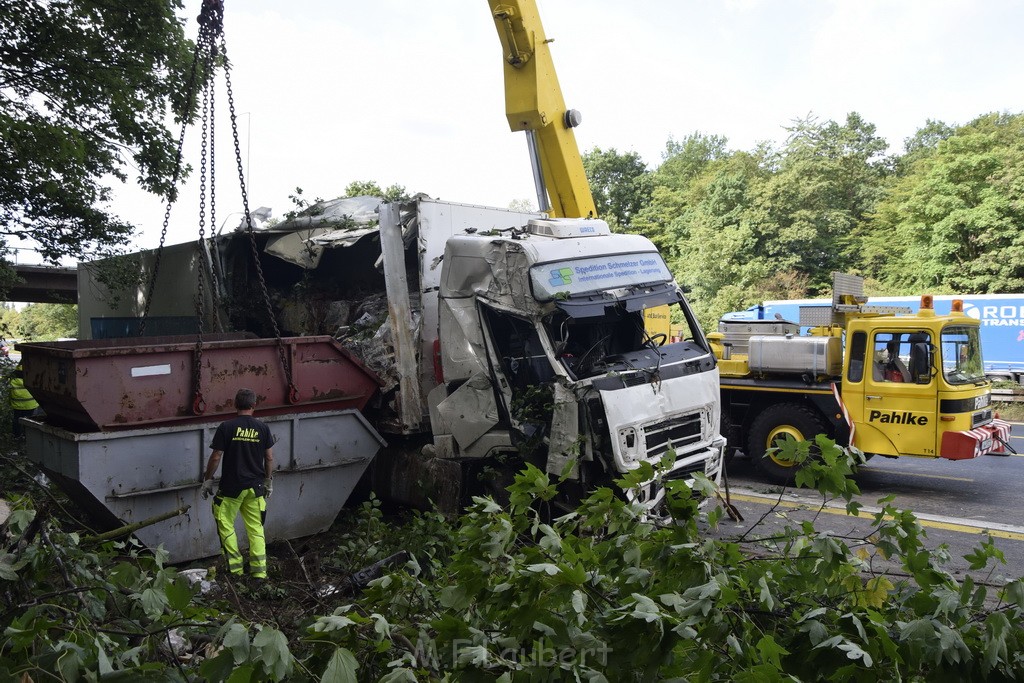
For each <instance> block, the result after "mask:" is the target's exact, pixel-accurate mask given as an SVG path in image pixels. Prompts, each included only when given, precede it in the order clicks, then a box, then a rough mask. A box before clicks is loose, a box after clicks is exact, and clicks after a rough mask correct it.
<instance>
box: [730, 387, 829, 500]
mask: <svg viewBox="0 0 1024 683" xmlns="http://www.w3.org/2000/svg"><path fill="white" fill-rule="evenodd" d="M825 433H827V429H826V427H825V423H824V422H823V421H822V420H821V418H820V417H819V416H818V414H817V413H815V412H814V411H813V410H811V409H810V408H807V407H806V406H802V405H800V404H798V403H781V404H779V405H774V406H770V407H768V408H766V409H765V410H764V411H763V412H762V413H761V414H760V415H758V416H757V417H756V418H754V422H753V423H752V424H751V425H750V438H749V440H748V441H747V454H748V455H749V456H750V458H751V460H753V461H754V465H755V466H756V467H757V468H758V469H759V470H761V472H763V473H764V474H765V475H766V476H767V477H768V478H769V479H771V480H772V481H773V482H775V483H776V484H782V485H787V484H791V483H792V482H793V476H794V475H795V474H796V470H797V467H796V466H795V463H793V462H792V461H791V460H786V459H784V458H783V457H782V454H781V453H772V454H770V455H766V452H767V451H768V449H769V448H773V447H775V446H777V445H778V443H779V442H780V441H782V440H784V439H785V438H786V437H790V438H793V439H796V440H797V441H809V440H812V439H814V437H815V436H816V435H818V434H825Z"/></svg>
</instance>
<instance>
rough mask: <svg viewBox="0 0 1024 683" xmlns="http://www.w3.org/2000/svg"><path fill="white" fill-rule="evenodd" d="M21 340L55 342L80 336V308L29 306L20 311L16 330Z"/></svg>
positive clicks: (69, 305)
mask: <svg viewBox="0 0 1024 683" xmlns="http://www.w3.org/2000/svg"><path fill="white" fill-rule="evenodd" d="M14 332H15V336H16V337H17V338H19V339H27V340H32V341H53V340H55V339H61V338H63V337H77V336H78V306H76V305H74V304H29V305H28V306H26V307H25V308H24V309H22V310H21V311H20V315H19V316H18V318H17V322H16V323H15V328H14Z"/></svg>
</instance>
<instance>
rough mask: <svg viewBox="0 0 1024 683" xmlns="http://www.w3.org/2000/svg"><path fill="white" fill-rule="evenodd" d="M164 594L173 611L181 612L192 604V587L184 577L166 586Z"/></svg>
mask: <svg viewBox="0 0 1024 683" xmlns="http://www.w3.org/2000/svg"><path fill="white" fill-rule="evenodd" d="M164 592H165V593H166V594H167V604H168V605H170V607H171V609H174V610H178V611H180V610H183V609H185V608H186V607H188V604H189V603H190V602H192V587H191V586H190V585H189V583H188V580H187V579H186V578H185V577H183V576H177V577H175V578H174V580H172V581H169V582H168V583H167V585H166V586H164Z"/></svg>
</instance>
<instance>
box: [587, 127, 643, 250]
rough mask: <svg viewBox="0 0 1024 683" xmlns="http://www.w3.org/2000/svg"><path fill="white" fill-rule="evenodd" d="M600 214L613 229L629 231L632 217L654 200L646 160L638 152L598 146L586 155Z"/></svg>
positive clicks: (591, 189)
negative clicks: (622, 151) (624, 151)
mask: <svg viewBox="0 0 1024 683" xmlns="http://www.w3.org/2000/svg"><path fill="white" fill-rule="evenodd" d="M583 167H584V169H585V170H586V172H587V180H588V181H589V183H590V191H591V193H592V194H593V195H594V203H595V204H596V205H597V215H598V216H601V217H602V218H604V219H605V220H606V221H608V224H609V225H611V226H612V228H613V229H619V230H624V231H629V230H630V229H631V228H632V222H633V217H634V216H636V215H637V214H638V213H640V211H641V210H643V208H644V207H645V206H647V204H648V203H650V201H651V191H652V189H653V187H652V183H651V177H650V174H649V173H648V171H647V164H645V163H644V161H643V159H641V158H640V155H639V154H637V153H636V152H626V153H621V152H618V151H617V150H616V149H615V148H614V147H613V148H611V149H607V150H602V149H601V148H600V147H595V148H594V149H592V150H590V151H589V152H587V153H586V154H584V155H583Z"/></svg>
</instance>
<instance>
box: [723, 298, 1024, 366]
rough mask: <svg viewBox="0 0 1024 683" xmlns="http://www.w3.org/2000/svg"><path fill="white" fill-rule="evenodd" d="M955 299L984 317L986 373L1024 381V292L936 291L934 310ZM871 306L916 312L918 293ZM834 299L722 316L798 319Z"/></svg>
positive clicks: (778, 303) (780, 303) (773, 304)
mask: <svg viewBox="0 0 1024 683" xmlns="http://www.w3.org/2000/svg"><path fill="white" fill-rule="evenodd" d="M954 299H960V300H961V301H963V302H964V313H966V314H967V315H969V316H971V317H972V318H976V319H977V320H979V321H981V352H982V355H983V357H984V360H985V374H986V375H987V376H988V377H989V378H990V379H992V380H1010V381H1013V382H1017V383H1018V384H1024V294H963V295H960V294H950V295H936V296H935V297H934V300H935V313H936V314H937V315H946V314H948V313H949V311H950V308H951V306H952V302H953V300H954ZM867 303H868V305H871V306H905V307H907V308H909V309H911V311H912V312H913V313H916V312H917V311H918V309H919V308H920V306H921V299H920V297H916V296H873V297H869V298H868V301H867ZM831 305H832V300H831V299H786V300H771V301H764V302H762V303H760V304H757V305H756V306H751V307H750V308H748V309H747V310H745V311H735V312H732V313H726V314H725V315H724V316H722V320H780V319H781V320H788V321H791V322H799V320H800V307H801V306H831Z"/></svg>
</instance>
